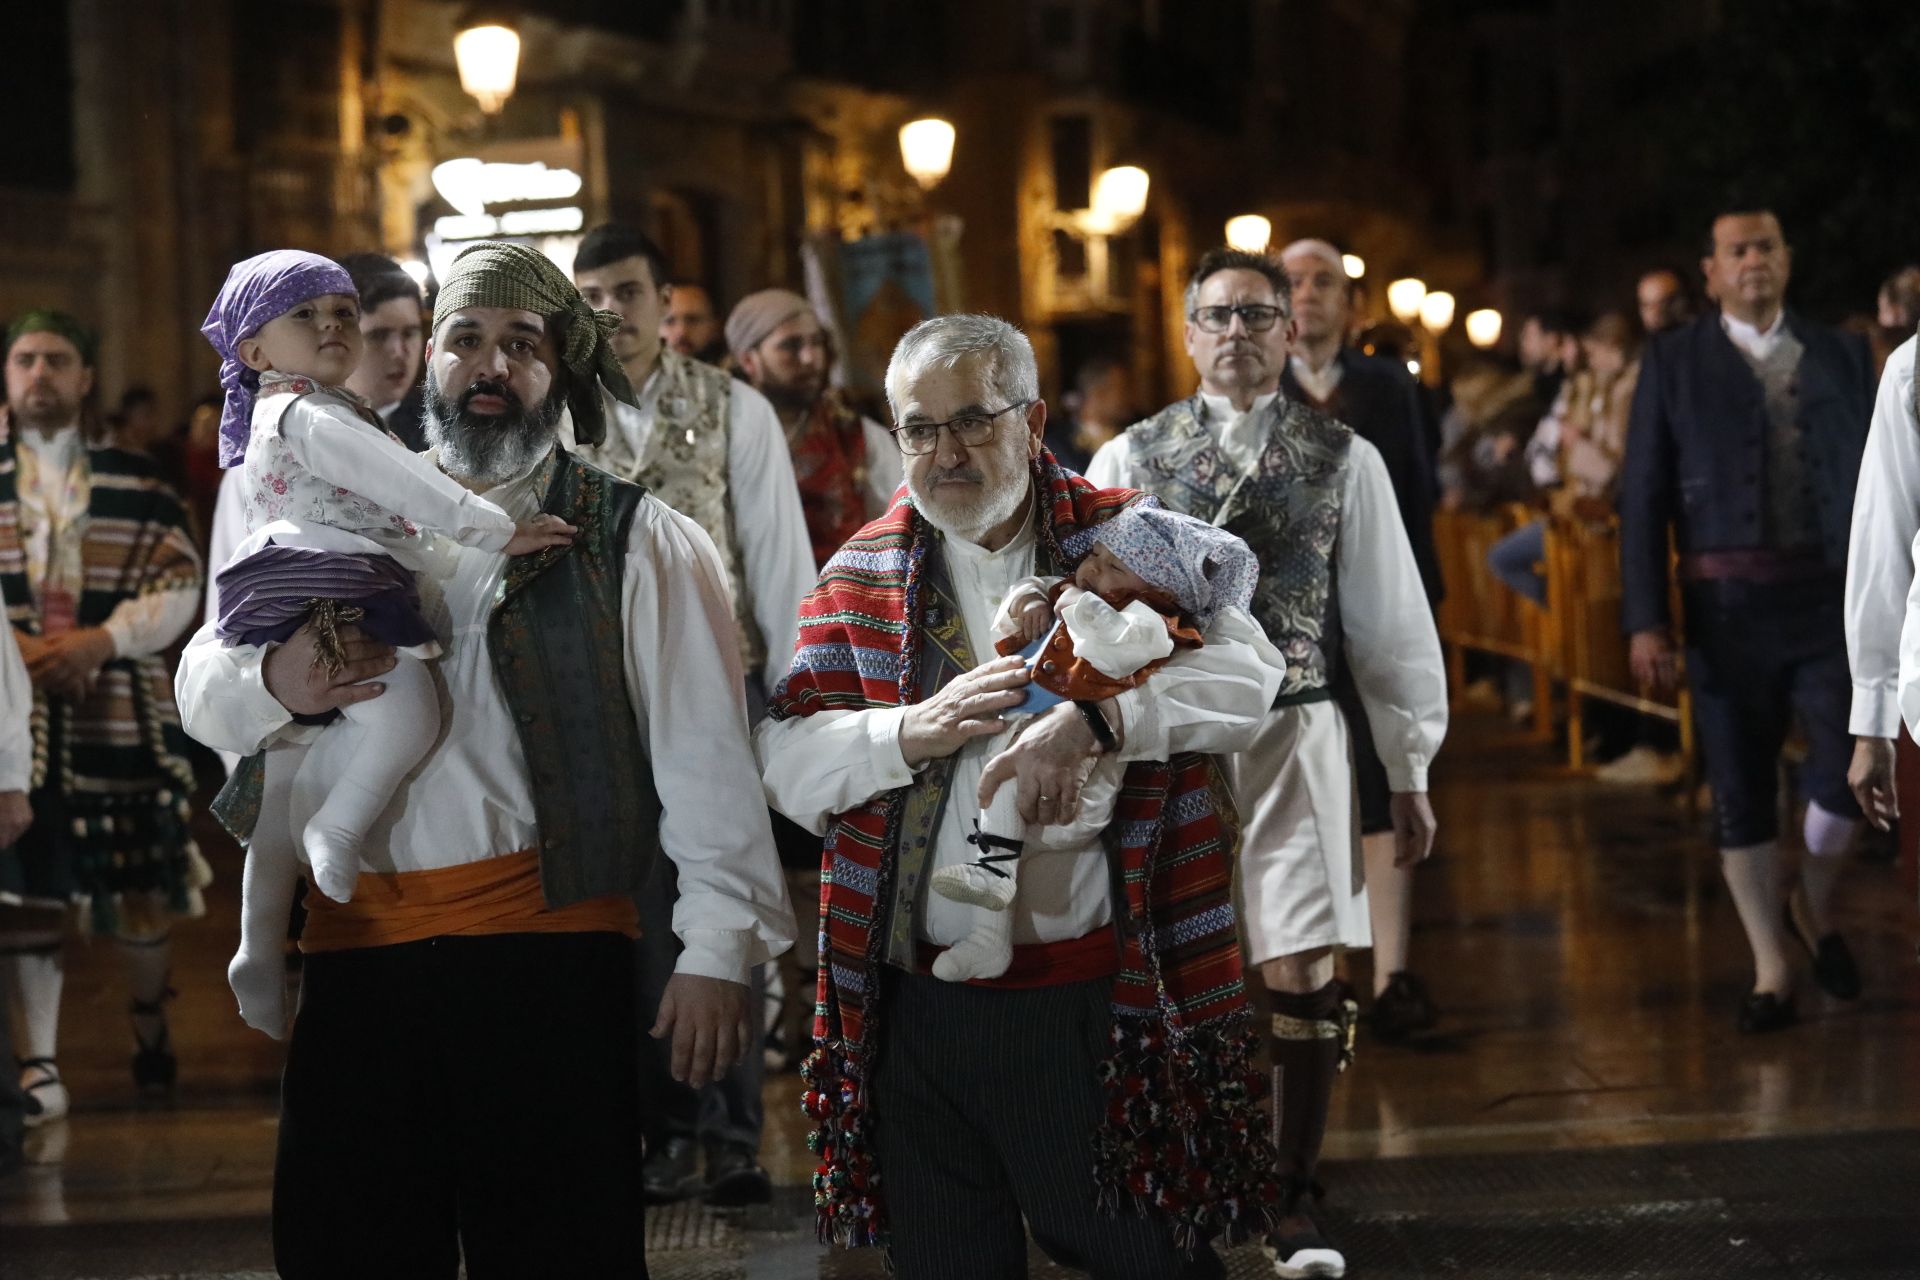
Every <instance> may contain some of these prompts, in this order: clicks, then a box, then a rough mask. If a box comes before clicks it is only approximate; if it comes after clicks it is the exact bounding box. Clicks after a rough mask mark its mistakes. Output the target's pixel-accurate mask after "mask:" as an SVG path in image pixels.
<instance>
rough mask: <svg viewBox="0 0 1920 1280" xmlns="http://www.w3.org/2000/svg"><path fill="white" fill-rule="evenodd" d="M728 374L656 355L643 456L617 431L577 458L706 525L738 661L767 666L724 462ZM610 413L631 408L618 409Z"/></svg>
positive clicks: (669, 355)
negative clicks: (725, 589)
mask: <svg viewBox="0 0 1920 1280" xmlns="http://www.w3.org/2000/svg"><path fill="white" fill-rule="evenodd" d="M732 394H733V379H732V378H731V377H730V376H728V374H727V373H726V372H725V371H723V370H720V369H716V368H714V367H713V366H711V365H707V364H702V363H701V362H700V361H698V360H690V359H688V358H687V357H686V356H683V355H680V354H679V353H678V352H674V351H669V350H666V349H664V348H663V349H662V350H661V352H660V394H659V395H658V396H656V397H655V398H654V410H653V414H654V418H653V432H652V434H650V435H649V436H648V437H647V446H646V452H645V455H644V456H642V457H634V456H633V454H632V452H631V451H630V450H628V449H627V448H626V446H625V443H624V442H623V441H621V440H620V439H619V437H618V435H617V433H615V432H609V433H608V435H607V439H606V441H605V443H603V444H601V445H599V446H597V447H595V448H583V449H582V450H581V456H582V457H584V458H585V459H587V461H589V462H592V463H594V464H595V465H597V466H601V467H604V468H606V469H607V470H608V471H611V472H613V474H614V475H616V476H618V477H620V478H621V479H622V480H628V481H631V482H633V483H634V484H638V485H641V486H643V487H644V488H645V489H646V491H647V492H648V493H651V494H652V495H653V496H654V497H656V498H658V499H660V501H662V502H664V503H666V504H667V505H668V506H670V507H672V508H673V509H674V510H675V511H678V512H679V513H680V514H681V515H683V516H685V517H687V519H689V520H691V521H693V522H694V523H695V524H697V525H699V526H700V527H701V528H702V529H704V530H706V533H707V536H708V537H710V538H712V539H713V545H714V546H715V547H716V548H718V549H719V552H720V562H721V564H722V565H724V566H725V567H726V570H727V582H728V584H729V585H730V586H731V588H732V592H733V621H734V626H735V628H736V629H737V630H738V631H739V633H740V660H741V664H742V665H743V666H744V667H745V668H746V669H747V670H748V671H758V670H760V669H761V668H763V667H765V666H766V664H767V641H766V637H765V636H764V635H762V634H761V633H760V624H759V623H758V622H756V621H755V620H754V616H753V598H752V592H751V591H750V590H749V589H748V586H747V578H746V574H745V568H746V564H745V559H744V557H743V556H742V555H741V552H740V539H739V537H738V536H737V535H736V534H735V532H734V527H733V488H732V485H731V484H730V483H729V475H730V468H729V467H728V465H727V459H728V448H729V441H730V437H731V434H732V432H731V426H730V419H729V417H728V409H729V400H730V397H731V396H732ZM614 411H615V412H622V413H631V412H633V410H631V409H626V408H620V409H616V410H614Z"/></svg>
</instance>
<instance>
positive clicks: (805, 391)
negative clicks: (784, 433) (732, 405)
mask: <svg viewBox="0 0 1920 1280" xmlns="http://www.w3.org/2000/svg"><path fill="white" fill-rule="evenodd" d="M754 389H755V390H756V391H758V392H759V393H760V394H761V395H763V396H765V397H766V398H767V399H768V401H770V402H771V403H772V405H773V407H774V409H776V410H777V411H778V412H780V413H782V414H804V413H811V412H812V411H813V406H814V405H816V404H818V403H819V402H820V397H821V396H823V395H825V394H826V393H827V380H826V379H825V378H817V379H816V378H809V379H807V380H806V381H804V382H801V383H799V384H797V385H796V384H794V383H780V382H775V381H773V380H772V379H771V378H769V379H768V380H767V382H766V383H765V385H763V386H759V387H756V388H754Z"/></svg>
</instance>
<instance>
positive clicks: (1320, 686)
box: [1127, 396, 1353, 706]
mask: <svg viewBox="0 0 1920 1280" xmlns="http://www.w3.org/2000/svg"><path fill="white" fill-rule="evenodd" d="M1203 412H1204V410H1203V409H1202V407H1201V402H1200V400H1199V398H1198V397H1195V398H1193V399H1190V400H1182V401H1179V402H1178V403H1176V404H1172V405H1169V406H1167V407H1166V408H1165V409H1162V410H1161V411H1160V412H1159V413H1157V414H1155V415H1154V416H1153V417H1151V418H1148V419H1147V420H1145V421H1144V422H1139V423H1136V424H1135V425H1134V426H1133V427H1131V428H1130V429H1129V430H1128V431H1127V447H1128V451H1129V453H1130V456H1131V459H1132V474H1131V475H1130V477H1129V480H1130V482H1131V483H1132V484H1133V485H1134V486H1135V487H1137V488H1140V489H1143V490H1145V491H1146V492H1148V493H1151V494H1153V495H1154V496H1155V497H1157V498H1159V499H1160V501H1161V502H1163V503H1165V504H1166V505H1167V506H1169V507H1171V508H1172V509H1173V510H1175V511H1184V512H1186V513H1187V514H1188V515H1191V516H1196V517H1198V518H1199V519H1202V520H1207V521H1210V522H1212V523H1213V524H1215V525H1217V526H1218V527H1220V528H1222V529H1225V530H1227V531H1228V532H1229V533H1233V534H1237V535H1238V536H1239V537H1240V538H1241V539H1243V540H1244V541H1245V542H1246V544H1247V545H1248V546H1250V547H1252V548H1253V553H1254V554H1255V555H1256V556H1258V557H1259V558H1260V585H1259V587H1258V589H1256V590H1255V592H1254V596H1253V616H1254V617H1255V618H1256V619H1258V620H1259V623H1260V625H1261V626H1262V627H1263V628H1265V629H1266V633H1267V638H1268V639H1269V640H1271V641H1273V643H1274V645H1275V647H1277V648H1278V649H1279V650H1280V652H1281V655H1282V656H1283V657H1285V658H1286V662H1287V674H1286V678H1285V679H1284V680H1283V681H1282V682H1281V684H1280V693H1279V696H1278V697H1277V698H1276V699H1275V700H1274V705H1275V706H1289V705H1292V704H1295V703H1300V702H1318V701H1323V700H1325V699H1326V698H1327V697H1329V696H1331V695H1330V694H1329V692H1328V690H1329V687H1330V686H1331V685H1332V683H1333V677H1334V674H1335V672H1336V670H1337V669H1338V667H1339V663H1340V609H1339V603H1340V597H1339V592H1338V591H1337V590H1336V589H1335V586H1336V584H1335V582H1334V551H1335V548H1336V547H1337V546H1338V544H1339V541H1340V511H1341V507H1342V505H1343V504H1344V502H1345V498H1346V485H1347V454H1348V451H1349V448H1350V446H1351V444H1352V441H1353V430H1352V428H1350V427H1347V426H1346V425H1344V424H1343V423H1340V422H1337V421H1335V420H1334V419H1332V418H1329V417H1328V416H1327V415H1326V414H1324V413H1320V412H1318V411H1316V410H1314V409H1310V408H1308V407H1307V406H1306V405H1304V404H1301V403H1300V402H1298V401H1295V400H1289V399H1287V398H1286V397H1285V396H1276V397H1275V398H1274V400H1273V403H1272V404H1271V405H1269V406H1268V407H1267V408H1266V409H1265V410H1264V411H1263V415H1262V416H1263V418H1264V439H1265V445H1264V446H1263V447H1262V449H1261V453H1260V461H1259V465H1258V466H1257V467H1255V468H1254V470H1253V471H1251V472H1246V473H1243V472H1242V471H1241V470H1240V468H1239V466H1238V465H1236V464H1235V462H1234V461H1233V460H1232V459H1231V458H1229V457H1228V456H1227V455H1226V453H1225V452H1224V451H1222V450H1221V448H1220V446H1219V445H1218V444H1216V443H1215V442H1214V439H1213V436H1212V434H1211V433H1210V432H1208V430H1207V428H1206V426H1205V424H1204V423H1203V422H1202V421H1201V415H1202V413H1203Z"/></svg>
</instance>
